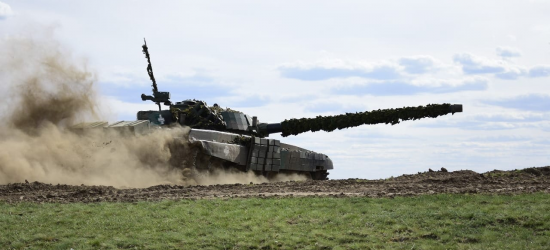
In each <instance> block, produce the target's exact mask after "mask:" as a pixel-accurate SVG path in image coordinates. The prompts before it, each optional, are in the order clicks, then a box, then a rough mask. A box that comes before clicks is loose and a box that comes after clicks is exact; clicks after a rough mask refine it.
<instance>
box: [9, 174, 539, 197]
mask: <svg viewBox="0 0 550 250" xmlns="http://www.w3.org/2000/svg"><path fill="white" fill-rule="evenodd" d="M532 192H546V193H550V166H548V167H540V168H528V169H523V170H512V171H498V170H495V171H491V172H487V173H483V174H479V173H476V172H473V171H469V170H462V171H454V172H446V171H429V172H424V173H419V174H415V175H403V176H399V177H396V178H390V179H385V180H366V179H347V180H327V181H289V182H273V183H261V184H255V183H251V184H244V185H243V184H229V185H210V186H176V185H158V186H152V187H149V188H140V189H138V188H131V189H117V188H114V187H108V186H84V185H82V186H71V185H59V184H57V185H52V184H45V183H40V182H31V183H12V184H7V185H0V201H5V202H9V203H13V202H23V201H27V202H29V201H30V202H59V203H69V202H102V201H103V202H136V201H159V200H166V199H209V198H235V197H244V198H246V197H270V196H278V197H281V196H283V197H284V196H336V197H349V196H367V197H395V196H414V195H422V194H439V193H452V194H464V193H486V194H491V193H494V194H518V193H532Z"/></svg>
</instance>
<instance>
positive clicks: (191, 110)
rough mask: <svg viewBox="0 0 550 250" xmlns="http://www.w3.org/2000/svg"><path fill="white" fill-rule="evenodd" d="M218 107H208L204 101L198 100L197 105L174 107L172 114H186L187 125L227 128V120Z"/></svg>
mask: <svg viewBox="0 0 550 250" xmlns="http://www.w3.org/2000/svg"><path fill="white" fill-rule="evenodd" d="M216 108H217V107H208V105H207V104H206V103H205V102H203V101H197V102H196V103H195V105H193V106H190V107H188V108H185V109H183V110H180V109H179V108H172V109H171V110H172V114H173V115H174V116H175V117H176V116H177V114H178V113H179V112H182V113H184V114H185V125H187V126H189V127H192V128H199V129H215V130H225V122H224V121H223V118H222V116H221V114H220V112H219V111H218V110H217V109H216Z"/></svg>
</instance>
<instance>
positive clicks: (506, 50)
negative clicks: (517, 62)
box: [497, 46, 521, 58]
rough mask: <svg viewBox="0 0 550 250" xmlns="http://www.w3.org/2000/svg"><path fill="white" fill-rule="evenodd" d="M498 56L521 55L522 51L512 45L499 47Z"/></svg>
mask: <svg viewBox="0 0 550 250" xmlns="http://www.w3.org/2000/svg"><path fill="white" fill-rule="evenodd" d="M497 56H500V57H502V58H508V57H520V56H521V51H519V49H516V48H512V47H504V46H503V47H497Z"/></svg>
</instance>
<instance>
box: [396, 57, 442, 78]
mask: <svg viewBox="0 0 550 250" xmlns="http://www.w3.org/2000/svg"><path fill="white" fill-rule="evenodd" d="M399 64H400V65H401V66H403V67H404V70H405V71H406V72H407V73H410V74H424V73H428V72H432V71H434V70H436V69H438V68H439V65H440V63H439V62H438V61H437V60H436V59H435V58H433V57H431V56H413V57H403V58H401V59H399Z"/></svg>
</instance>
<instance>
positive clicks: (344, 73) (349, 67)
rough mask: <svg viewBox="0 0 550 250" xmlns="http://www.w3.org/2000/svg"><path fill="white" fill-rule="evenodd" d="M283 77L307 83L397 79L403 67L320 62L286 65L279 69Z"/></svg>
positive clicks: (337, 60)
mask: <svg viewBox="0 0 550 250" xmlns="http://www.w3.org/2000/svg"><path fill="white" fill-rule="evenodd" d="M279 71H280V72H281V75H282V76H284V77H286V78H293V79H299V80H305V81H318V80H327V79H331V78H348V77H361V78H367V79H397V78H400V77H401V74H400V71H401V67H400V66H399V65H398V64H397V63H394V62H390V61H383V62H376V63H372V62H363V61H350V60H341V59H334V60H320V61H315V62H309V63H308V62H295V63H285V64H283V65H281V66H280V67H279Z"/></svg>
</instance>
